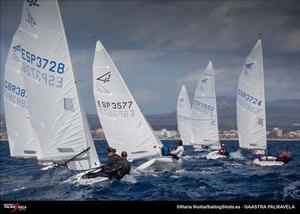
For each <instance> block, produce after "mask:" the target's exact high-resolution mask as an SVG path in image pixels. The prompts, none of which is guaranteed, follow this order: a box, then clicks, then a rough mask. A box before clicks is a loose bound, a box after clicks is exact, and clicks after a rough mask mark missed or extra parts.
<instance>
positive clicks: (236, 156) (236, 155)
mask: <svg viewBox="0 0 300 214" xmlns="http://www.w3.org/2000/svg"><path fill="white" fill-rule="evenodd" d="M229 156H230V159H236V160H244V159H245V157H244V156H243V155H242V153H241V151H240V150H237V151H235V152H230V154H229Z"/></svg>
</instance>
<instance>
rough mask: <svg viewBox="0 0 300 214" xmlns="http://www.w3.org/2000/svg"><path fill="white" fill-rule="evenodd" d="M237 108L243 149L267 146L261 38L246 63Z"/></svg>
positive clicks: (239, 84)
mask: <svg viewBox="0 0 300 214" xmlns="http://www.w3.org/2000/svg"><path fill="white" fill-rule="evenodd" d="M236 107H237V128H238V133H239V146H240V148H245V149H258V150H264V149H266V114H265V92H264V71H263V58H262V44H261V40H260V39H259V40H258V41H257V43H256V45H255V46H254V48H253V49H252V51H251V53H250V55H249V56H248V58H247V60H246V62H245V64H244V66H243V71H242V73H241V75H240V78H239V83H238V92H237V101H236Z"/></svg>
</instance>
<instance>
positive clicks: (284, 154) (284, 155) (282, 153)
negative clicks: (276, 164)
mask: <svg viewBox="0 0 300 214" xmlns="http://www.w3.org/2000/svg"><path fill="white" fill-rule="evenodd" d="M279 157H280V158H286V157H287V152H280V153H279Z"/></svg>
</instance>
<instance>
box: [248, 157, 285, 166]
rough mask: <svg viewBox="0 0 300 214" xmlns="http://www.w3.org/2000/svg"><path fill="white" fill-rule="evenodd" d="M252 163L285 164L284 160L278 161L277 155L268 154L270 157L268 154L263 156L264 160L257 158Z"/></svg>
mask: <svg viewBox="0 0 300 214" xmlns="http://www.w3.org/2000/svg"><path fill="white" fill-rule="evenodd" d="M252 163H253V164H255V165H257V166H282V165H283V164H284V162H282V161H276V157H272V156H268V158H266V156H263V157H262V160H259V159H258V158H256V159H254V161H253V162H252Z"/></svg>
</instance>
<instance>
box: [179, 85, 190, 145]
mask: <svg viewBox="0 0 300 214" xmlns="http://www.w3.org/2000/svg"><path fill="white" fill-rule="evenodd" d="M191 117H192V109H191V104H190V100H189V96H188V94H187V91H186V89H185V86H184V85H183V86H182V87H181V90H180V93H179V95H178V100H177V124H178V131H179V133H180V137H181V140H182V142H183V145H191V140H192V131H191Z"/></svg>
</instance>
